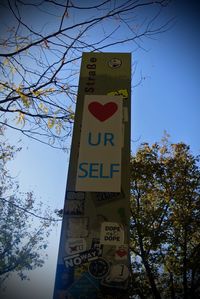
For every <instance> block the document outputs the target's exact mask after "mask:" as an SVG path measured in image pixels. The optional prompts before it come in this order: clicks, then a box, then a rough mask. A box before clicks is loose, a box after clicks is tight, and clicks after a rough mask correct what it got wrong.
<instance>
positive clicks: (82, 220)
mask: <svg viewBox="0 0 200 299" xmlns="http://www.w3.org/2000/svg"><path fill="white" fill-rule="evenodd" d="M66 231H67V237H69V238H85V237H87V236H88V218H87V217H78V218H75V217H70V218H67V229H66Z"/></svg>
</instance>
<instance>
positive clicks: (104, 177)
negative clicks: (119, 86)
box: [76, 95, 123, 192]
mask: <svg viewBox="0 0 200 299" xmlns="http://www.w3.org/2000/svg"><path fill="white" fill-rule="evenodd" d="M122 101H123V98H122V96H107V95H86V96H85V100H84V109H83V118H82V128H81V138H80V149H79V158H78V169H77V177H76V191H91V192H92V191H96V192H120V191H121V150H122V145H123V141H122V104H123V103H122Z"/></svg>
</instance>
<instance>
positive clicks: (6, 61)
mask: <svg viewBox="0 0 200 299" xmlns="http://www.w3.org/2000/svg"><path fill="white" fill-rule="evenodd" d="M8 64H9V60H8V58H5V59H4V61H3V65H4V66H6V65H8Z"/></svg>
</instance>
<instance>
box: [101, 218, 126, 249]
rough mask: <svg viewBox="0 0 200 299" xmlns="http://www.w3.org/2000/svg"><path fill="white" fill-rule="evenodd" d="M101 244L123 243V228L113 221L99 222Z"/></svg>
mask: <svg viewBox="0 0 200 299" xmlns="http://www.w3.org/2000/svg"><path fill="white" fill-rule="evenodd" d="M100 243H101V244H105V245H106V244H108V245H120V244H124V228H123V226H122V225H121V224H119V223H115V222H103V223H102V224H101V236H100Z"/></svg>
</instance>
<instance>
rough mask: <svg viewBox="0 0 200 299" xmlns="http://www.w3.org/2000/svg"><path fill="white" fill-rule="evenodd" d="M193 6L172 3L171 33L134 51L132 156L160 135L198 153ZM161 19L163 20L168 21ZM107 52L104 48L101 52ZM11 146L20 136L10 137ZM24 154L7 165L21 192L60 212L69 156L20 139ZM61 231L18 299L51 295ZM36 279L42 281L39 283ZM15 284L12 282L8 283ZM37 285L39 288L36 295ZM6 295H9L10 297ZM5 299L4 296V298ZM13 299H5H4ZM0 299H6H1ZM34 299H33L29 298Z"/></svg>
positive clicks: (199, 56)
mask: <svg viewBox="0 0 200 299" xmlns="http://www.w3.org/2000/svg"><path fill="white" fill-rule="evenodd" d="M197 6H198V5H197V3H196V1H175V3H174V4H173V5H172V7H171V9H170V10H167V12H166V16H167V14H168V16H176V17H177V20H176V23H175V25H174V26H173V28H171V29H170V30H169V31H167V32H165V33H163V34H162V35H159V36H155V39H154V40H152V39H146V40H145V42H144V43H143V45H144V47H145V51H143V50H138V51H136V52H133V54H132V59H133V61H134V62H137V69H136V73H135V75H134V76H133V78H132V81H133V82H132V85H135V84H137V82H138V81H139V80H140V76H141V74H142V76H143V77H144V78H145V79H144V80H142V82H141V84H140V85H139V86H137V87H135V88H133V90H132V121H131V130H132V141H133V142H132V151H133V152H135V151H136V150H137V148H138V146H139V144H140V143H141V142H150V143H153V142H155V141H159V140H160V139H161V138H162V136H163V132H164V130H166V131H167V132H168V133H169V134H170V136H171V137H170V140H171V141H172V142H179V141H182V142H185V143H187V144H189V145H190V146H191V150H192V152H193V153H194V154H200V139H199V132H198V130H199V127H200V126H199V124H200V121H199V119H200V118H199V113H200V99H199V97H200V96H199V95H200V82H199V81H200V36H199V32H198V28H199V27H198V25H199V13H198V12H197ZM166 16H165V17H166ZM132 49H133V48H132V45H131V44H128V45H127V46H125V45H123V46H118V47H112V48H109V49H107V51H109V52H120V51H121V52H129V51H132ZM105 50H106V49H105ZM8 136H9V139H10V143H11V144H12V143H15V142H16V141H17V140H18V138H19V136H17V135H16V134H15V133H13V132H8ZM22 146H23V150H22V151H21V152H20V153H19V154H18V156H17V158H16V159H15V160H14V161H13V162H12V163H10V169H11V171H12V173H13V174H14V175H17V176H18V179H19V182H20V185H21V189H22V190H23V191H28V190H30V189H31V190H34V192H35V194H36V196H37V197H38V198H39V199H42V200H43V201H44V202H45V203H46V204H48V205H50V206H51V207H52V208H53V209H54V208H62V206H63V201H64V193H65V185H66V179H67V168H68V161H69V155H68V153H63V152H61V151H58V150H54V149H52V148H49V147H47V146H45V145H42V144H39V143H36V142H34V141H31V140H27V139H23V140H22ZM59 233H60V231H59V227H57V228H56V229H55V230H54V231H53V235H52V237H51V239H50V246H49V250H48V254H49V260H48V262H47V264H46V266H45V267H44V268H43V269H41V270H38V271H35V273H32V274H31V281H30V282H22V283H21V282H20V283H19V281H18V280H16V282H15V283H14V284H16V283H17V284H18V291H19V293H20V294H21V295H20V296H21V299H25V298H27V290H29V291H30V290H34V292H35V293H34V298H37V299H47V298H48V299H49V298H50V297H49V296H51V293H52V287H53V281H54V274H55V267H56V258H57V250H58V241H59ZM40 277H46V280H45V282H44V281H43V282H42V283H40V279H39V278H40ZM10 284H11V285H13V281H11V282H10ZM35 285H37V286H39V287H37V289H36V290H35V289H34V288H35ZM7 294H9V290H8V293H7ZM5 296H6V295H5ZM7 298H9V299H12V298H10V297H5V299H7ZM2 299H4V297H3V298H2ZM30 299H32V297H30Z"/></svg>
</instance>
